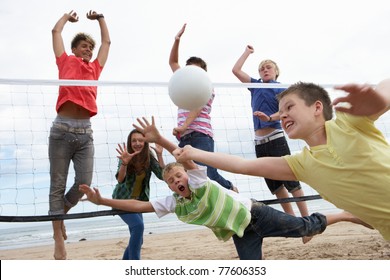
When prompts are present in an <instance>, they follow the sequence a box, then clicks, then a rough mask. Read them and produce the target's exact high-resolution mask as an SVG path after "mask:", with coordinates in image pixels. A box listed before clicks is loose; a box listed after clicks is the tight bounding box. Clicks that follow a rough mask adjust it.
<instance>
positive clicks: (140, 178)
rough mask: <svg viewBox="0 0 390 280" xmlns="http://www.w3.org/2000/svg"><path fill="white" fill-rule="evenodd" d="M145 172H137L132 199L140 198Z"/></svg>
mask: <svg viewBox="0 0 390 280" xmlns="http://www.w3.org/2000/svg"><path fill="white" fill-rule="evenodd" d="M145 175H146V173H145V172H142V173H141V174H137V175H136V176H135V182H134V189H133V192H132V193H131V197H130V198H132V199H138V198H139V196H140V194H141V191H142V181H143V180H144V179H145Z"/></svg>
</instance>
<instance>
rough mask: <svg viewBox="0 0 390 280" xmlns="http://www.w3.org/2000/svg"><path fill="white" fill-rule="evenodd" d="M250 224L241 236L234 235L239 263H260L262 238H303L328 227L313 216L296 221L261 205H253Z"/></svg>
mask: <svg viewBox="0 0 390 280" xmlns="http://www.w3.org/2000/svg"><path fill="white" fill-rule="evenodd" d="M251 215H252V217H251V222H250V224H249V225H248V227H247V228H246V229H245V232H244V236H243V237H241V238H240V237H238V236H237V235H233V240H234V245H235V246H236V250H237V253H238V256H239V257H240V259H241V260H259V259H261V256H262V244H263V238H265V237H303V236H312V235H316V234H319V233H322V232H323V231H324V230H325V229H326V226H327V221H326V217H325V216H324V215H322V214H320V213H313V214H312V215H310V216H307V217H295V216H292V215H289V214H286V213H284V212H281V211H279V210H276V209H274V208H272V207H270V206H268V205H265V204H264V203H262V202H258V201H256V202H255V201H254V202H252V208H251Z"/></svg>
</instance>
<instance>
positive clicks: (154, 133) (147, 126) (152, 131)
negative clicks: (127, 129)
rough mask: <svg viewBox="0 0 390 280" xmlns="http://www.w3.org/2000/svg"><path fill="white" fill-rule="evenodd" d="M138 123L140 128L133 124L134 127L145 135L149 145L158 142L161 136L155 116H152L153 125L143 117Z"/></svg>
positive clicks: (138, 119)
mask: <svg viewBox="0 0 390 280" xmlns="http://www.w3.org/2000/svg"><path fill="white" fill-rule="evenodd" d="M137 121H138V123H139V126H138V125H136V124H133V127H134V128H135V129H136V130H138V131H139V132H141V133H142V134H143V135H144V139H145V141H146V142H149V143H156V142H158V140H159V139H160V137H161V135H160V133H159V131H158V129H157V127H156V124H155V122H154V116H152V123H149V121H148V120H147V119H146V118H145V117H142V119H140V118H137Z"/></svg>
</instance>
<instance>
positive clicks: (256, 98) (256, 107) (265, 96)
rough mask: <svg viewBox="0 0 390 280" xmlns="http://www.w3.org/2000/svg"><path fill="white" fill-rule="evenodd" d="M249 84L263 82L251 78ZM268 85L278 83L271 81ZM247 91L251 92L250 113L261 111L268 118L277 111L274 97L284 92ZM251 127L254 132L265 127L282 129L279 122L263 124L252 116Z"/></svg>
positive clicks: (278, 90) (277, 90) (275, 90)
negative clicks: (252, 126)
mask: <svg viewBox="0 0 390 280" xmlns="http://www.w3.org/2000/svg"><path fill="white" fill-rule="evenodd" d="M251 83H263V81H262V80H261V79H259V80H256V79H253V78H251ZM269 83H278V82H277V81H274V80H271V81H270V82H269ZM248 90H249V91H250V92H251V106H252V113H254V112H255V111H261V112H263V113H265V114H267V115H268V116H270V115H272V114H274V113H276V112H278V111H279V103H278V100H277V99H276V95H278V94H279V93H281V92H282V91H284V90H285V89H284V88H248ZM253 125H254V129H255V131H256V130H257V129H261V128H265V127H272V128H275V129H281V128H282V126H281V125H280V122H279V121H273V122H263V121H261V120H260V119H259V118H258V117H256V116H253Z"/></svg>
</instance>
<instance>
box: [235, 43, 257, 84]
mask: <svg viewBox="0 0 390 280" xmlns="http://www.w3.org/2000/svg"><path fill="white" fill-rule="evenodd" d="M253 52H254V49H253V47H252V46H250V45H248V46H246V48H245V51H244V53H243V54H242V55H241V56H240V57H239V59H238V60H237V62H236V64H234V66H233V69H232V72H233V74H234V75H235V76H236V77H237V78H238V79H239V80H240V81H241V82H242V83H250V82H251V77H250V76H249V75H248V74H247V73H245V72H244V71H242V66H244V63H245V61H246V60H247V58H248V57H249V55H250V54H252V53H253Z"/></svg>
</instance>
